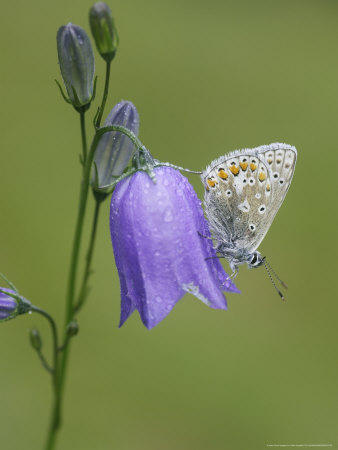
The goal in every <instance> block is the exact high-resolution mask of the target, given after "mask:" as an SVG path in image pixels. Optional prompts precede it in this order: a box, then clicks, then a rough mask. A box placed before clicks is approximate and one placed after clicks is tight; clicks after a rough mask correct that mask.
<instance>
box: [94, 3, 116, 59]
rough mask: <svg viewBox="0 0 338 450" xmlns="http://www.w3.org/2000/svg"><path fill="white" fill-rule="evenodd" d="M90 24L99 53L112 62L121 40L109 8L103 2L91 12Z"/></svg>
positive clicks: (96, 5)
mask: <svg viewBox="0 0 338 450" xmlns="http://www.w3.org/2000/svg"><path fill="white" fill-rule="evenodd" d="M89 24H90V29H91V31H92V35H93V37H94V40H95V44H96V48H97V51H98V52H99V53H100V55H101V56H102V58H103V59H104V60H105V61H107V62H110V61H111V60H112V59H113V58H114V56H115V53H116V50H117V46H118V41H119V39H118V35H117V31H116V28H115V25H114V19H113V16H112V12H111V9H110V8H109V6H108V5H106V4H105V3H103V2H98V3H95V5H94V6H92V8H91V9H90V11H89Z"/></svg>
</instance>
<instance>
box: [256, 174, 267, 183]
mask: <svg viewBox="0 0 338 450" xmlns="http://www.w3.org/2000/svg"><path fill="white" fill-rule="evenodd" d="M258 179H259V181H261V182H262V181H264V180H265V179H266V175H265V173H263V172H260V173H259V175H258Z"/></svg>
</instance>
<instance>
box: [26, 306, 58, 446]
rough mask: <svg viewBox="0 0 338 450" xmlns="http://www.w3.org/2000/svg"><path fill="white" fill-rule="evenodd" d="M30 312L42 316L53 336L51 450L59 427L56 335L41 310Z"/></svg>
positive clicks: (48, 444) (53, 327)
mask: <svg viewBox="0 0 338 450" xmlns="http://www.w3.org/2000/svg"><path fill="white" fill-rule="evenodd" d="M31 310H32V311H34V312H36V313H38V314H41V315H42V316H44V317H45V318H46V319H47V320H48V321H49V323H50V326H51V329H52V335H53V373H52V375H53V387H54V407H53V414H52V418H51V422H50V428H49V433H48V437H47V442H46V447H45V448H46V450H52V449H53V448H54V445H55V438H56V430H57V429H58V427H59V409H58V404H59V402H58V373H59V364H58V363H59V358H58V345H59V344H58V335H57V328H56V325H55V322H54V319H53V318H52V317H51V316H50V315H49V314H48V313H47V312H46V311H44V310H43V309H41V308H38V307H37V306H32V307H31Z"/></svg>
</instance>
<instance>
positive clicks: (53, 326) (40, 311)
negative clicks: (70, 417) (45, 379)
mask: <svg viewBox="0 0 338 450" xmlns="http://www.w3.org/2000/svg"><path fill="white" fill-rule="evenodd" d="M31 311H33V312H36V313H38V314H40V315H41V316H43V317H45V318H46V319H47V320H48V322H49V324H50V327H51V330H52V337H53V366H52V371H53V385H54V388H55V390H56V387H57V372H58V345H59V344H58V333H57V328H56V324H55V321H54V319H53V317H52V316H51V315H49V314H48V313H47V312H46V311H44V310H43V309H41V308H38V307H37V306H34V305H32V306H31ZM38 353H39V352H38ZM40 353H41V352H40ZM39 356H40V355H39ZM41 356H42V358H41ZM41 356H40V359H41V362H43V360H44V361H45V362H46V360H45V358H44V356H43V355H41ZM46 368H47V370H49V369H50V367H49V366H48V364H47V367H46Z"/></svg>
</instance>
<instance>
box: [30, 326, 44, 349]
mask: <svg viewBox="0 0 338 450" xmlns="http://www.w3.org/2000/svg"><path fill="white" fill-rule="evenodd" d="M29 339H30V341H31V344H32V347H33V348H34V349H35V350H37V351H38V352H39V351H40V350H41V348H42V339H41V336H40V333H39V331H38V330H37V329H36V328H32V329H31V330H30V331H29Z"/></svg>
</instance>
